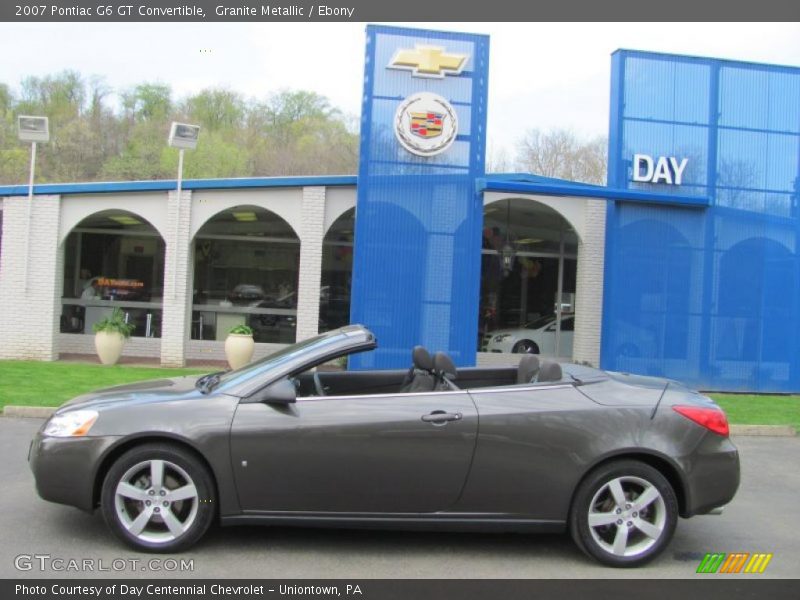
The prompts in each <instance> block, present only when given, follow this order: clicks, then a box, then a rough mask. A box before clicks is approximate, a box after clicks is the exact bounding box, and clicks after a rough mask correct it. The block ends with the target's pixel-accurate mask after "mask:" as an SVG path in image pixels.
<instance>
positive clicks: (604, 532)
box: [570, 460, 678, 567]
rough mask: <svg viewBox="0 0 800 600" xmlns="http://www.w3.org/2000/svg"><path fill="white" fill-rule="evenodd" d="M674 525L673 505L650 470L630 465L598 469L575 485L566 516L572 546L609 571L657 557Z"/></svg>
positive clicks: (665, 485) (669, 493) (615, 464)
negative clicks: (573, 495)
mask: <svg viewBox="0 0 800 600" xmlns="http://www.w3.org/2000/svg"><path fill="white" fill-rule="evenodd" d="M677 520H678V501H677V499H676V497H675V491H674V490H673V489H672V486H671V485H670V483H669V481H667V479H666V478H665V477H664V476H663V475H662V474H661V473H660V472H659V471H658V470H657V469H655V468H653V467H651V466H650V465H647V464H645V463H641V462H638V461H633V460H621V461H617V462H612V463H608V464H605V465H602V466H600V467H598V468H597V469H596V470H595V471H593V472H592V473H590V474H589V475H588V476H587V477H586V479H584V481H583V482H582V483H581V484H580V486H579V487H578V490H577V492H576V494H575V499H574V501H573V504H572V510H571V512H570V533H571V534H572V538H573V540H575V543H576V544H577V545H578V547H580V548H581V550H583V551H584V552H586V553H587V554H588V555H589V556H592V557H593V558H596V559H597V560H599V561H600V562H602V563H604V564H607V565H610V566H613V567H637V566H639V565H642V564H644V563H646V562H648V561H650V560H652V559H653V558H655V557H656V556H658V554H660V553H661V551H662V550H664V548H665V547H666V546H667V544H668V543H669V541H670V539H672V534H673V533H674V532H675V525H676V523H677Z"/></svg>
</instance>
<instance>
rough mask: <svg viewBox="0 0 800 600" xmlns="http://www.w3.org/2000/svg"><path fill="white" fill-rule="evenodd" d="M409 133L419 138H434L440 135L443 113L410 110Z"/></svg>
mask: <svg viewBox="0 0 800 600" xmlns="http://www.w3.org/2000/svg"><path fill="white" fill-rule="evenodd" d="M409 116H410V117H411V133H412V134H413V135H416V136H417V137H421V138H435V137H439V136H440V135H442V121H443V120H444V113H436V112H412V113H409Z"/></svg>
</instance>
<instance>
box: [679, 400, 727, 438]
mask: <svg viewBox="0 0 800 600" xmlns="http://www.w3.org/2000/svg"><path fill="white" fill-rule="evenodd" d="M672 410H674V411H675V412H676V413H678V414H680V415H683V416H684V417H686V418H687V419H691V420H692V421H694V422H695V423H697V424H698V425H702V426H703V427H705V428H706V429H708V430H709V431H713V432H714V433H716V434H718V435H721V436H724V437H728V434H729V433H730V429H729V428H728V418H727V417H726V416H725V413H724V412H722V411H721V410H720V409H719V408H706V407H703V406H673V407H672Z"/></svg>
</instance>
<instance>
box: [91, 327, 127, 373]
mask: <svg viewBox="0 0 800 600" xmlns="http://www.w3.org/2000/svg"><path fill="white" fill-rule="evenodd" d="M124 343H125V338H124V337H122V334H121V333H117V332H115V331H98V332H97V333H95V334H94V347H95V350H97V356H99V357H100V362H101V363H103V364H104V365H115V364H117V361H118V360H119V357H120V356H122V346H123V344H124Z"/></svg>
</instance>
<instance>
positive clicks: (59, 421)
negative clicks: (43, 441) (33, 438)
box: [43, 410, 97, 437]
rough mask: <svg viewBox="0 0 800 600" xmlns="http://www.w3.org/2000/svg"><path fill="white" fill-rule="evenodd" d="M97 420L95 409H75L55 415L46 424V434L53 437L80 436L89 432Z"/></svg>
mask: <svg viewBox="0 0 800 600" xmlns="http://www.w3.org/2000/svg"><path fill="white" fill-rule="evenodd" d="M96 420H97V411H95V410H73V411H70V412H65V413H63V414H60V415H54V416H53V417H52V418H51V419H50V420H49V421H48V422H47V425H45V426H44V432H43V433H44V435H49V436H52V437H80V436H83V435H86V434H87V433H89V430H90V429H91V428H92V425H94V422H95V421H96Z"/></svg>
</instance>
